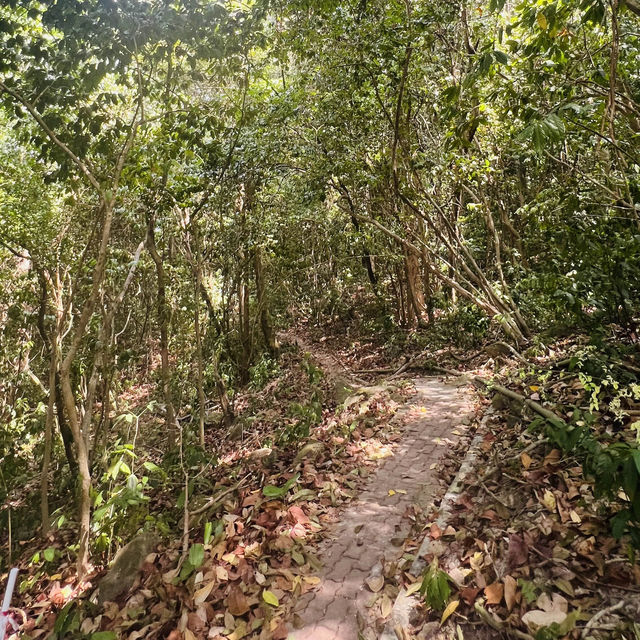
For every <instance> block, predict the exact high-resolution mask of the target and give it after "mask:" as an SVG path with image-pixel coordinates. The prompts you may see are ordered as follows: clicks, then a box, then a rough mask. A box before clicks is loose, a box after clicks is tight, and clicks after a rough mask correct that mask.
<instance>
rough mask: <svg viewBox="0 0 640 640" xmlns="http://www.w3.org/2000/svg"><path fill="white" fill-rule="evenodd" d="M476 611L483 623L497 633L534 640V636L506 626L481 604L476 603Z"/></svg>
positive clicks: (520, 639)
mask: <svg viewBox="0 0 640 640" xmlns="http://www.w3.org/2000/svg"><path fill="white" fill-rule="evenodd" d="M474 609H475V610H476V613H477V614H478V615H479V616H480V618H481V619H482V621H483V622H484V623H485V624H488V625H489V626H490V627H491V628H492V629H494V630H495V631H502V632H503V633H506V634H507V635H510V636H513V637H514V638H518V639H519V640H534V638H533V636H530V635H529V634H528V633H525V632H524V631H520V630H518V629H513V628H512V627H510V626H509V625H506V624H505V623H504V622H503V621H502V620H498V619H496V618H494V617H493V616H492V615H491V614H490V613H489V612H488V611H487V610H486V609H485V608H484V607H483V606H482V605H481V604H480V603H479V602H476V604H475V606H474Z"/></svg>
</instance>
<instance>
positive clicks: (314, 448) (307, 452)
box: [293, 442, 325, 464]
mask: <svg viewBox="0 0 640 640" xmlns="http://www.w3.org/2000/svg"><path fill="white" fill-rule="evenodd" d="M324 449H325V447H324V444H322V442H308V443H307V444H305V445H304V447H302V449H300V451H298V455H296V457H295V460H294V461H293V463H294V464H299V463H300V462H302V461H303V460H307V459H308V460H317V459H318V458H319V457H320V456H321V455H322V453H323V451H324Z"/></svg>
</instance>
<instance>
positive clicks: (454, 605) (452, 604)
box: [440, 600, 460, 626]
mask: <svg viewBox="0 0 640 640" xmlns="http://www.w3.org/2000/svg"><path fill="white" fill-rule="evenodd" d="M459 604H460V600H452V601H451V602H450V603H449V604H448V605H447V608H446V609H445V610H444V611H443V612H442V618H440V626H442V625H443V624H444V623H445V621H446V619H447V618H448V617H449V616H450V615H451V614H452V613H453V612H454V611H455V610H456V609H457V608H458V605H459Z"/></svg>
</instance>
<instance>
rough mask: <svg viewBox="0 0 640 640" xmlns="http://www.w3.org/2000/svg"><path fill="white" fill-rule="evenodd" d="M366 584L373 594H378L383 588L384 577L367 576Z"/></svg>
mask: <svg viewBox="0 0 640 640" xmlns="http://www.w3.org/2000/svg"><path fill="white" fill-rule="evenodd" d="M366 583H367V586H368V587H369V589H371V591H373V593H378V591H380V589H382V587H383V586H384V576H369V577H368V578H367V579H366Z"/></svg>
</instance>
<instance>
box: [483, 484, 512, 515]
mask: <svg viewBox="0 0 640 640" xmlns="http://www.w3.org/2000/svg"><path fill="white" fill-rule="evenodd" d="M480 486H481V487H482V488H483V489H484V490H485V491H486V492H487V493H488V494H489V495H490V496H491V497H492V498H493V499H494V500H495V501H496V502H497V503H498V504H501V505H502V506H503V507H504V508H505V509H509V511H511V510H512V509H513V507H511V506H509V505H508V504H505V503H504V502H503V501H502V500H500V498H498V496H497V495H496V494H495V493H493V491H491V489H489V487H487V485H486V484H485V483H484V482H482V481H481V482H480Z"/></svg>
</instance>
